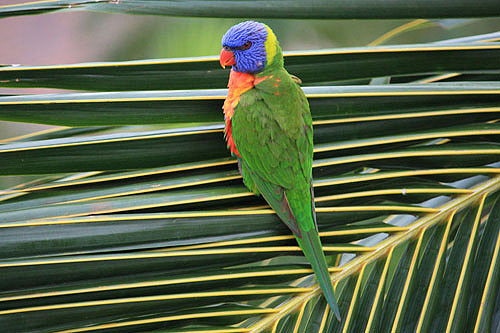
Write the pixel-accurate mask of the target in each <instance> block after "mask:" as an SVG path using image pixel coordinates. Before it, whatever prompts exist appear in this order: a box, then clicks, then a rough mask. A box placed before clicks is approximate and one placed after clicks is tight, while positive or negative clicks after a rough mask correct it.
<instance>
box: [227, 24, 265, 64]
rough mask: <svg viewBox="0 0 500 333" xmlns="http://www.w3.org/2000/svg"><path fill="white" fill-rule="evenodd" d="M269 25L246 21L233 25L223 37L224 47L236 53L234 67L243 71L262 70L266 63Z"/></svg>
mask: <svg viewBox="0 0 500 333" xmlns="http://www.w3.org/2000/svg"><path fill="white" fill-rule="evenodd" d="M266 38H267V27H266V26H265V25H263V24H262V23H258V22H254V21H246V22H242V23H240V24H237V25H235V26H233V27H231V28H230V29H229V30H228V31H227V32H226V34H225V35H224V37H222V47H223V48H224V49H225V50H226V51H232V52H233V53H234V59H235V62H236V65H234V66H233V69H234V70H235V71H237V72H243V73H257V72H260V71H261V70H262V69H263V68H264V66H265V65H266V56H267V55H266V47H265V45H264V43H265V41H266Z"/></svg>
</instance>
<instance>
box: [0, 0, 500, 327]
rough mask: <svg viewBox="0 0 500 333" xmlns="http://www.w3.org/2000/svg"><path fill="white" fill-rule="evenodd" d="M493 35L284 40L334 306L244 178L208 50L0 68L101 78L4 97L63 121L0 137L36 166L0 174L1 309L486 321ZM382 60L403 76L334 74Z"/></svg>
mask: <svg viewBox="0 0 500 333" xmlns="http://www.w3.org/2000/svg"><path fill="white" fill-rule="evenodd" d="M74 3H75V4H76V2H74ZM120 3H122V5H123V6H125V7H126V6H129V4H130V3H132V1H121V2H120ZM134 3H135V2H134ZM67 4H68V3H67V2H64V1H57V2H53V1H49V2H44V3H34V4H23V5H16V6H13V7H0V12H1V13H3V14H2V15H11V14H16V15H17V14H25V13H35V12H41V11H47V10H55V9H58V8H59V7H61V6H67ZM148 4H149V2H148ZM150 4H151V6H150V7H149V6H145V8H146V9H148V10H151V9H152V8H157V7H162V8H164V9H165V8H167V7H168V5H169V4H171V2H168V1H164V2H151V3H150ZM81 5H82V6H87V4H86V3H85V4H84V3H81ZM101 5H102V6H101ZM92 6H97V7H89V8H91V9H107V8H109V7H107V6H111V5H108V4H104V3H98V4H96V5H92ZM99 6H101V7H99ZM155 6H156V7H155ZM6 8H10V9H6ZM117 8H118V10H120V8H122V7H117ZM127 8H131V7H127ZM146 9H145V10H146ZM6 13H7V14H6ZM165 13H168V12H165ZM186 13H188V12H186ZM189 13H192V12H189ZM283 13H284V12H283ZM283 13H281V14H279V13H278V14H279V15H284V14H283ZM278 14H277V15H278ZM179 15H181V14H179ZM186 15H187V14H186ZM235 15H236V14H235ZM325 15H326V14H325ZM490 37H491V36H490ZM492 38H493V39H495V38H498V34H496V35H495V36H493V37H492ZM478 41H481V43H478ZM499 49H500V48H499V44H498V43H495V42H491V41H485V36H478V37H471V38H463V39H461V40H460V41H448V42H447V43H435V44H425V45H424V44H423V45H417V44H415V45H404V46H393V47H366V48H357V49H344V50H326V51H314V52H299V53H297V54H289V55H288V56H287V58H286V61H287V63H288V64H290V66H289V69H290V71H291V72H293V73H294V74H297V75H299V76H301V78H303V79H304V82H305V83H306V85H307V86H306V87H304V91H305V92H306V94H307V96H308V99H309V102H310V104H311V111H312V114H313V119H314V126H315V138H314V139H315V147H314V149H315V161H314V165H313V167H314V171H313V172H314V187H315V194H316V198H315V201H316V205H317V214H318V225H319V229H320V235H321V237H322V242H323V245H324V251H325V253H326V255H327V258H328V261H329V265H330V272H331V276H332V279H333V281H334V283H335V288H336V293H337V298H338V303H339V307H340V310H341V313H342V322H337V321H336V319H335V318H334V316H333V315H332V313H331V312H330V311H329V309H328V307H327V305H326V302H325V301H324V299H323V298H322V297H321V296H320V289H319V287H318V286H317V285H316V284H315V281H314V278H313V275H312V270H311V269H310V266H309V265H308V264H307V262H306V261H305V259H304V258H303V256H302V255H301V252H300V249H299V247H298V246H297V244H296V242H295V241H294V239H293V236H292V235H291V234H290V231H289V230H288V229H287V228H286V226H285V225H284V224H283V223H281V222H280V221H279V219H278V218H277V217H276V216H275V214H274V212H273V211H272V210H271V209H270V208H269V207H268V206H267V205H266V203H265V202H264V201H263V200H262V199H261V198H258V197H255V196H254V195H253V194H252V193H250V192H248V190H247V189H246V188H245V187H244V186H243V185H242V182H241V177H240V175H239V173H238V172H237V166H236V161H235V160H234V159H232V158H231V157H230V156H229V154H228V153H227V150H226V147H225V143H224V141H223V133H222V128H223V127H222V124H221V121H222V115H221V110H220V108H221V104H222V101H223V98H224V96H225V94H226V91H225V90H223V89H220V88H223V87H224V85H225V81H226V78H227V73H226V72H223V71H222V70H219V69H216V66H217V64H216V61H215V60H214V58H213V57H210V58H206V59H182V60H179V59H161V60H147V61H138V62H121V63H95V64H77V65H59V66H40V67H9V66H7V67H2V68H0V84H1V85H2V86H4V87H18V88H19V87H57V88H62V89H79V90H94V91H102V92H99V93H96V92H81V93H61V94H50V95H18V96H1V97H0V119H1V120H10V121H24V122H34V123H44V124H54V125H59V126H74V127H72V128H68V127H62V128H55V129H52V130H49V131H42V132H39V133H33V134H31V135H27V136H22V137H15V138H10V139H7V140H3V141H2V142H0V173H1V175H27V174H30V175H43V178H40V179H39V180H36V181H32V182H29V183H26V184H20V185H18V186H16V187H14V188H10V189H5V190H2V191H1V192H0V229H1V231H0V276H1V277H2V278H1V279H0V326H1V327H2V328H4V330H6V331H9V332H16V331H26V332H33V331H41V332H58V331H65V332H93V331H103V332H112V331H119V332H128V331H154V330H161V331H163V332H261V331H272V332H318V331H319V332H337V331H344V332H362V331H375V332H389V331H391V332H415V331H417V332H428V331H436V332H445V331H448V332H460V331H463V332H489V331H492V330H495V329H496V328H497V327H498V323H497V320H496V317H497V316H498V312H499V310H498V308H497V306H496V303H497V301H496V299H497V297H498V281H499V276H500V274H499V267H498V262H500V261H499V260H498V257H499V256H498V252H499V248H500V245H499V244H500V237H499V236H500V234H499V233H500V224H499V219H500V199H499V195H498V193H499V189H500V158H499V156H500V143H499V137H500V125H499V122H498V120H499V119H500V98H499V96H500V94H499V92H500V81H499V80H498V75H497V73H496V72H497V71H498V69H499V66H500V63H499V61H498V59H500V58H499V57H498V50H499ZM429 59H431V60H432V61H429ZM466 59H467V61H465V60H466ZM353 69H357V70H356V71H353ZM450 72H453V73H454V74H453V76H452V77H453V78H454V79H453V81H452V82H442V83H438V82H439V81H446V80H449V79H450V78H451V76H450ZM443 73H445V74H446V75H447V76H443ZM205 74H206V75H207V76H206V77H205V76H204V75H205ZM384 76H390V79H391V81H392V82H396V83H398V84H383V83H388V82H389V80H387V79H382V80H377V81H375V82H378V83H382V84H378V85H377V84H360V85H347V86H346V85H340V84H344V83H345V82H341V81H342V80H350V79H356V80H365V81H366V82H365V81H363V82H361V81H357V83H369V81H370V80H371V79H372V78H376V77H384ZM90 77H92V78H90ZM15 78H18V79H19V80H15ZM132 78H133V79H132ZM172 78H179V80H171V79H172ZM485 78H487V80H488V81H484V79H485ZM144 82H151V85H149V86H144V85H143V83H144ZM431 82H432V83H431ZM351 83H352V82H351ZM163 89H190V90H185V91H164V90H163ZM201 89H205V90H201ZM114 90H120V91H114ZM153 90H156V91H153ZM122 125H127V126H123V127H120V126H122ZM153 125H154V126H153ZM78 126H80V127H78Z"/></svg>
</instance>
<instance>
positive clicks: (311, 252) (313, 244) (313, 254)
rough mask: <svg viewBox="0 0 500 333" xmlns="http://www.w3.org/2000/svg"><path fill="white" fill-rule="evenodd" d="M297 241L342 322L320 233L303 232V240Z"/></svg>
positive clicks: (314, 231) (327, 299)
mask: <svg viewBox="0 0 500 333" xmlns="http://www.w3.org/2000/svg"><path fill="white" fill-rule="evenodd" d="M296 239H297V242H298V243H299V245H300V247H301V248H302V251H303V252H304V254H305V256H306V258H307V260H308V261H309V263H311V266H312V269H313V271H314V274H315V275H316V280H317V281H318V283H319V286H320V287H321V290H323V295H325V298H326V301H327V302H328V304H329V305H330V308H331V309H332V310H333V313H335V316H336V317H337V320H338V321H341V319H340V312H339V307H338V305H337V302H335V295H334V292H333V285H332V280H331V278H330V274H329V273H328V265H327V264H326V258H325V255H324V253H323V249H322V247H321V241H320V240H319V236H318V233H317V232H316V230H315V229H312V230H309V231H307V232H302V239H299V238H298V237H296Z"/></svg>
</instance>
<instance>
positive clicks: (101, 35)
mask: <svg viewBox="0 0 500 333" xmlns="http://www.w3.org/2000/svg"><path fill="white" fill-rule="evenodd" d="M19 2H21V1H18V2H17V3H19ZM13 3H16V2H13V1H8V2H6V1H0V4H2V5H3V4H13ZM240 21H242V20H240V19H212V18H177V17H158V16H138V15H123V14H106V13H94V12H84V11H82V12H67V13H65V12H57V13H53V14H47V15H39V16H19V17H11V18H5V19H2V20H0V40H2V44H3V47H1V48H0V64H21V65H51V64H69V63H79V62H92V61H120V60H135V59H152V58H176V57H193V56H206V55H216V54H218V53H219V50H220V39H221V37H222V35H223V34H224V32H225V31H226V30H227V29H228V28H229V27H230V26H231V25H233V24H235V23H238V22H240ZM259 21H262V22H264V23H266V24H268V25H270V26H271V27H272V28H273V30H274V31H275V33H276V34H277V36H278V38H279V40H280V43H281V46H282V48H283V49H284V50H286V51H293V50H308V49H324V48H339V47H356V46H364V45H367V44H369V43H371V42H372V41H374V40H376V39H377V38H378V37H380V36H381V35H383V34H384V33H387V32H389V31H391V30H392V29H395V28H397V27H399V26H401V25H403V24H405V23H408V22H412V21H411V20H259ZM497 30H500V19H498V18H496V19H493V18H492V19H471V20H464V19H447V20H439V21H437V20H436V21H430V22H429V21H427V22H426V23H423V24H419V25H417V26H416V27H415V28H413V29H409V30H407V31H405V32H403V33H400V34H397V35H396V36H394V37H393V38H391V39H389V40H387V41H386V42H385V44H406V43H418V42H432V41H438V40H442V39H448V38H455V37H460V36H467V35H473V34H481V33H488V32H493V31H497ZM54 92H58V91H57V90H54V89H2V88H0V94H26V93H54ZM46 128H50V126H43V125H35V124H25V123H23V124H20V123H12V122H0V140H3V139H5V138H9V137H13V136H18V135H23V134H26V133H30V132H34V131H38V130H43V129H46ZM28 179H29V178H28ZM23 180H25V179H23ZM19 181H21V180H20V179H19V177H0V188H6V187H9V186H12V185H13V184H16V183H19Z"/></svg>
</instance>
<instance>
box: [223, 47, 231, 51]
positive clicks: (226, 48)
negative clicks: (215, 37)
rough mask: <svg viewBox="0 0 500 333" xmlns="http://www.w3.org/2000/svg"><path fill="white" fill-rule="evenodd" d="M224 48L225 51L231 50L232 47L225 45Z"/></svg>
mask: <svg viewBox="0 0 500 333" xmlns="http://www.w3.org/2000/svg"><path fill="white" fill-rule="evenodd" d="M223 49H224V50H225V51H231V48H230V47H229V46H224V47H223Z"/></svg>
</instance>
